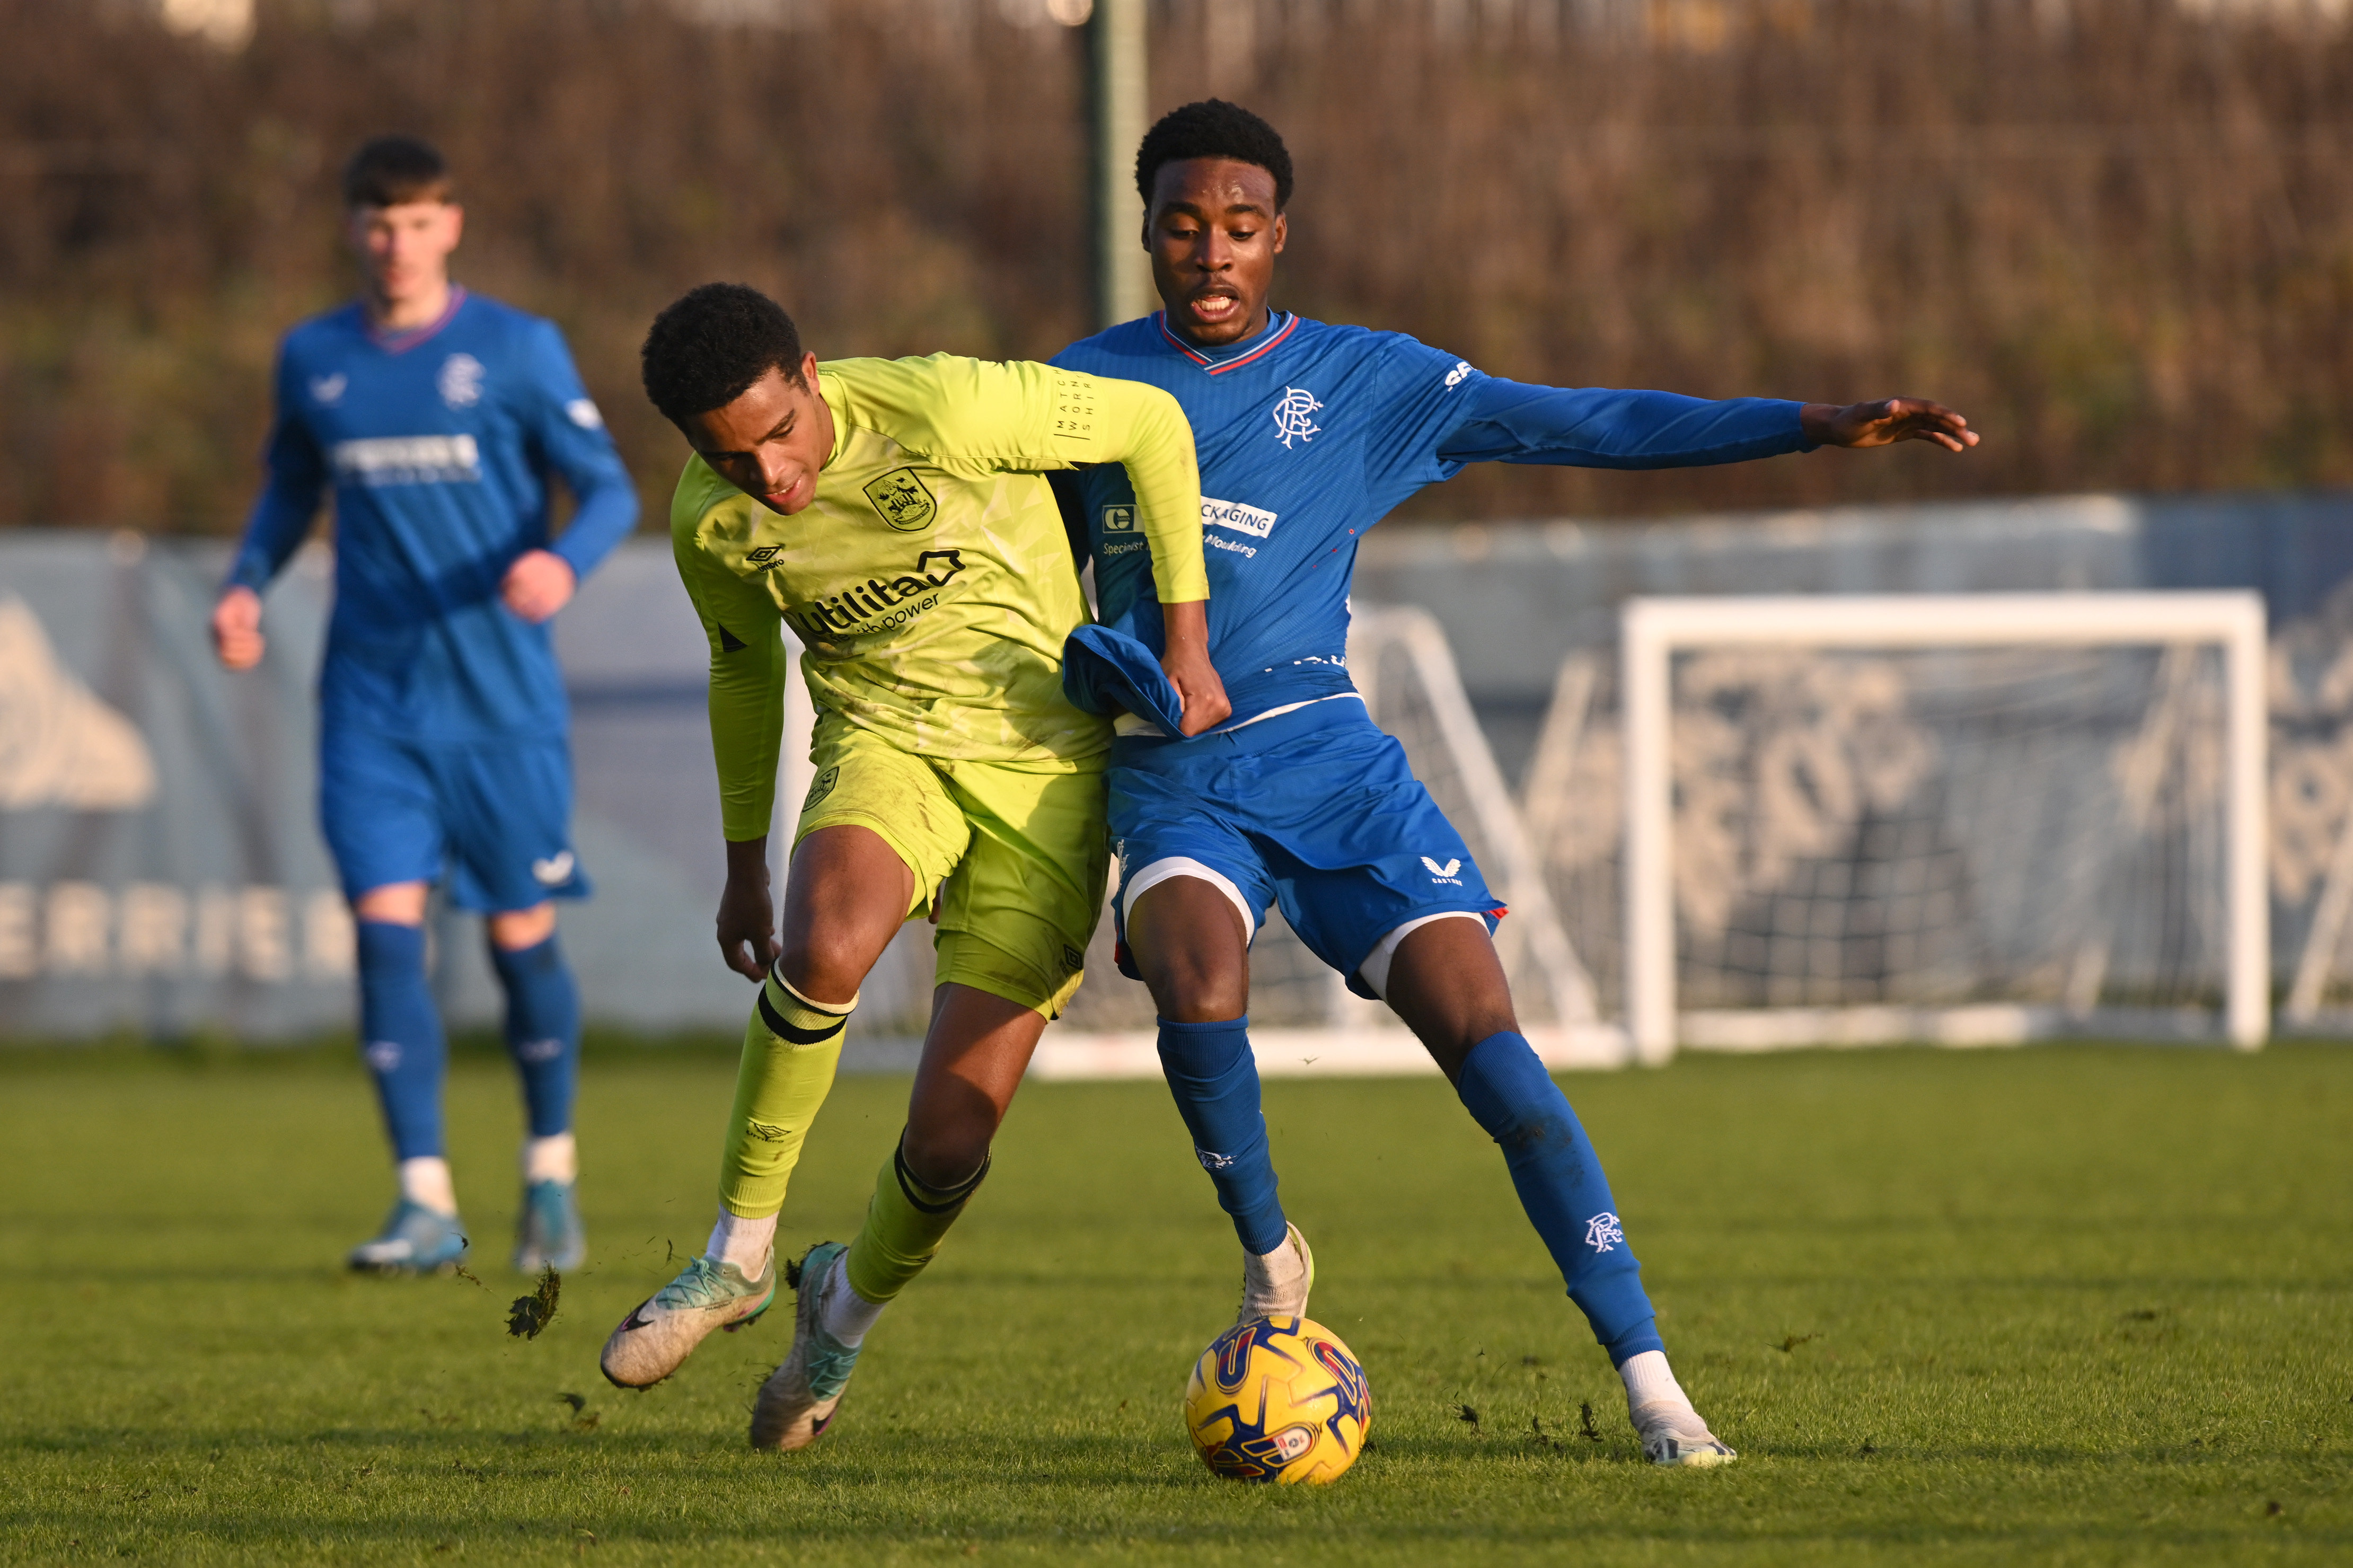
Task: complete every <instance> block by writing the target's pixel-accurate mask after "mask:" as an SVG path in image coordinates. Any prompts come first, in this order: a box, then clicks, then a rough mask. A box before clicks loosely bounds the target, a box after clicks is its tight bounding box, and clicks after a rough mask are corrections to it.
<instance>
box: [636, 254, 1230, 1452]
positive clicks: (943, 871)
mask: <svg viewBox="0 0 2353 1568" xmlns="http://www.w3.org/2000/svg"><path fill="white" fill-rule="evenodd" d="M645 384H646V395H647V396H648V397H649V399H650V400H651V401H652V403H653V405H654V406H655V407H657V408H659V409H660V410H661V412H662V414H663V415H664V416H666V417H668V418H669V419H670V421H671V423H673V424H674V425H676V426H678V428H679V431H680V433H681V435H683V436H684V437H686V438H687V442H688V444H689V445H690V446H691V447H693V448H694V455H693V456H692V457H691V458H688V459H687V464H686V468H685V471H684V472H683V473H681V475H680V476H679V482H678V491H677V495H676V497H675V499H674V500H672V501H671V503H670V541H671V544H672V546H673V548H674V549H675V551H676V552H677V556H678V570H679V575H680V577H681V579H683V580H684V582H685V584H686V591H687V595H688V596H689V597H690V598H691V599H692V600H693V601H694V607H695V611H696V613H697V614H698V615H700V616H702V626H703V631H704V633H705V634H706V635H707V636H708V637H710V639H711V744H712V752H714V753H715V755H716V758H717V762H718V767H719V794H720V803H721V812H722V816H723V826H724V829H725V834H726V838H727V888H726V891H725V893H724V894H723V896H722V898H721V900H720V905H719V920H718V928H719V929H718V935H719V947H720V952H721V953H722V954H723V957H724V958H725V960H726V963H727V964H728V966H729V967H730V968H732V969H733V970H734V971H735V972H736V973H739V974H741V975H743V976H744V978H745V979H747V980H754V981H757V982H759V983H760V995H759V1002H758V1005H757V1007H756V1008H755V1010H754V1013H753V1015H752V1019H751V1022H750V1024H749V1025H748V1026H747V1027H746V1028H745V1031H744V1060H743V1068H742V1071H741V1073H740V1075H739V1076H738V1078H737V1080H736V1091H735V1105H734V1110H733V1114H732V1115H731V1117H730V1118H729V1121H728V1131H727V1142H726V1147H725V1150H724V1152H723V1157H722V1161H721V1165H720V1186H719V1198H720V1207H719V1217H718V1223H717V1224H716V1225H715V1226H713V1227H712V1233H711V1241H710V1245H709V1247H708V1248H707V1249H706V1251H705V1253H704V1255H703V1256H702V1257H701V1258H696V1259H695V1260H694V1261H693V1262H692V1263H691V1264H690V1265H689V1266H688V1267H687V1268H686V1269H685V1271H684V1272H682V1273H681V1274H680V1275H679V1277H678V1278H677V1279H673V1280H672V1281H670V1284H668V1285H666V1286H664V1287H663V1288H662V1289H661V1290H659V1292H657V1293H656V1294H655V1295H654V1296H653V1297H652V1298H651V1299H650V1300H647V1301H646V1302H644V1303H643V1304H642V1305H640V1306H638V1308H637V1309H636V1310H633V1311H631V1312H630V1314H629V1315H628V1317H627V1318H626V1319H624V1320H622V1321H621V1324H620V1326H619V1327H617V1328H616V1329H615V1330H614V1331H613V1333H612V1336H611V1338H610V1339H608V1340H607V1342H606V1345H605V1353H604V1360H603V1365H604V1370H605V1375H606V1376H607V1378H609V1379H610V1380H611V1381H613V1382H614V1383H617V1384H622V1385H624V1386H633V1387H642V1386H644V1385H646V1384H652V1383H656V1382H659V1381H660V1380H661V1379H662V1378H665V1377H667V1376H669V1375H670V1373H672V1372H674V1371H676V1370H677V1368H678V1366H679V1364H680V1363H682V1362H683V1361H684V1360H685V1359H686V1357H687V1356H688V1354H689V1353H690V1352H692V1351H693V1349H694V1347H695V1346H696V1345H697V1344H698V1343H700V1342H702V1340H703V1339H704V1338H705V1337H706V1336H707V1335H709V1334H710V1332H711V1331H712V1330H713V1329H734V1328H739V1327H741V1326H742V1325H743V1324H744V1323H747V1322H749V1321H752V1320H753V1319H754V1318H756V1317H758V1316H759V1315H760V1313H761V1312H763V1311H765V1310H766V1308H767V1305H768V1302H769V1300H771V1299H773V1297H774V1296H775V1294H776V1273H777V1269H776V1257H775V1242H776V1216H777V1214H778V1212H779V1211H780V1210H781V1209H782V1208H783V1206H784V1202H785V1194H786V1183H787V1182H788V1180H789V1179H790V1177H791V1175H792V1171H793V1167H794V1164H795V1163H797V1161H798V1160H799V1158H800V1150H801V1143H802V1140H803V1139H804V1138H805V1137H806V1136H807V1131H808V1128H809V1124H810V1123H811V1122H812V1121H814V1120H815V1119H816V1116H817V1113H818V1108H819V1107H820V1106H822V1105H823V1104H824V1103H825V1097H826V1094H827V1091H828V1089H830V1088H831V1086H832V1083H833V1075H834V1068H835V1067H836V1065H837V1064H838V1063H839V1060H840V1058H841V1042H842V1032H843V1028H844V1026H846V1025H847V1023H848V1021H849V1014H850V1011H851V1009H852V1008H854V1007H856V1006H857V1005H858V992H859V987H860V985H861V984H864V982H865V979H866V975H867V972H868V971H869V970H871V968H872V967H873V966H874V963H875V961H876V960H877V959H879V958H881V956H882V951H883V949H884V948H885V947H887V946H888V945H889V944H890V942H891V939H892V937H893V936H894V935H896V934H897V932H898V930H899V927H900V926H901V925H902V924H903V923H904V922H905V921H907V920H908V919H910V918H911V917H912V916H913V915H915V914H919V913H922V912H923V911H925V910H929V911H930V914H931V917H932V920H933V921H934V923H935V924H936V925H937V926H938V928H939V934H938V936H937V937H936V939H935V940H934V946H935V947H936V949H937V952H938V963H937V967H936V972H935V973H936V978H935V982H934V984H935V989H934V992H933V999H932V1021H931V1027H930V1029H929V1031H928V1033H927V1035H926V1037H925V1038H924V1042H923V1061H922V1065H921V1066H920V1067H919V1068H917V1069H916V1074H915V1086H914V1092H913V1095H912V1096H911V1097H910V1098H909V1101H908V1106H907V1122H906V1127H905V1129H904V1131H902V1132H901V1134H900V1138H899V1142H898V1144H897V1146H896V1147H895V1148H894V1149H893V1150H892V1154H891V1158H890V1160H889V1161H888V1162H887V1163H885V1164H884V1165H883V1167H882V1170H881V1174H880V1175H879V1177H878V1178H877V1180H876V1183H875V1188H874V1196H873V1200H872V1202H871V1204H870V1205H868V1208H867V1213H866V1223H865V1226H864V1227H863V1228H862V1229H861V1230H860V1232H859V1234H858V1237H857V1239H856V1240H855V1241H853V1242H851V1243H850V1244H849V1246H848V1247H843V1246H841V1245H840V1244H839V1243H835V1242H826V1243H823V1244H821V1245H819V1246H818V1247H812V1248H811V1249H810V1250H809V1252H808V1253H807V1256H806V1257H805V1258H803V1259H802V1260H801V1263H800V1265H799V1267H798V1268H797V1269H796V1270H793V1271H792V1279H793V1282H794V1284H795V1285H796V1287H797V1289H798V1292H799V1302H798V1307H797V1311H796V1313H795V1322H794V1334H793V1346H792V1352H791V1353H790V1354H789V1355H788V1356H787V1357H786V1360H785V1362H784V1363H783V1364H782V1365H780V1366H778V1367H777V1368H776V1372H775V1373H774V1375H772V1376H771V1377H769V1378H768V1380H767V1382H766V1384H765V1385H764V1386H763V1387H762V1388H761V1390H760V1395H759V1400H758V1402H757V1405H756V1406H755V1408H754V1412H753V1415H752V1442H753V1444H754V1446H755V1447H765V1448H799V1447H806V1446H807V1444H809V1443H811V1442H814V1441H815V1440H816V1439H817V1437H818V1436H819V1435H820V1434H821V1433H823V1432H824V1431H825V1429H826V1426H827V1424H828V1422H830V1421H831V1420H832V1418H833V1411H834V1407H835V1405H837V1404H838V1403H839V1400H840V1398H841V1391H842V1388H843V1385H844V1384H847V1383H848V1381H849V1374H850V1371H851V1369H852V1367H853V1366H854V1365H855V1364H856V1362H857V1359H858V1353H859V1350H860V1346H861V1345H862V1344H863V1343H864V1342H865V1337H866V1333H867V1331H868V1330H869V1329H871V1327H872V1326H873V1324H874V1322H875V1321H876V1319H877V1318H879V1317H880V1316H881V1311H882V1309H883V1308H884V1307H885V1306H886V1305H888V1304H889V1303H890V1302H891V1301H892V1300H893V1299H894V1298H895V1297H896V1296H897V1295H898V1294H899V1292H900V1291H901V1290H902V1289H904V1288H905V1287H906V1286H907V1284H908V1283H909V1282H910V1281H911V1280H913V1279H914V1277H915V1276H916V1275H917V1274H918V1273H920V1272H921V1271H922V1270H923V1268H924V1266H925V1265H927V1264H928V1263H929V1262H930V1261H931V1259H932V1256H933V1254H934V1253H935V1252H936V1251H937V1250H938V1249H939V1246H940V1243H941V1240H942V1239H943V1238H944V1237H945V1236H946V1234H947V1231H948V1227H949V1226H951V1225H953V1224H954V1223H955V1218H956V1216H957V1215H959V1214H960V1213H962V1212H963V1209H964V1206H965V1203H966V1201H967V1200H968V1199H969V1198H970V1197H971V1196H972V1194H973V1190H974V1189H975V1188H976V1187H977V1186H978V1185H979V1184H980V1181H981V1178H982V1177H983V1176H985V1175H987V1173H988V1151H989V1145H990V1142H991V1141H992V1140H993V1139H994V1138H995V1137H996V1135H997V1126H998V1124H999V1123H1000V1122H1001V1121H1003V1120H1004V1117H1005V1111H1006V1108H1007V1106H1008V1104H1009V1103H1010V1102H1011V1101H1012V1099H1013V1092H1014V1090H1015V1089H1018V1087H1019V1086H1020V1082H1021V1075H1022V1072H1023V1071H1024V1069H1026V1068H1028V1066H1029V1056H1030V1053H1031V1052H1032V1051H1033V1050H1035V1049H1036V1048H1037V1045H1038V1037H1039V1035H1040V1034H1041V1033H1042V1032H1043V1031H1044V1029H1045V1026H1046V1022H1047V1020H1048V1019H1050V1018H1052V1017H1054V1016H1056V1015H1057V1014H1059V1013H1060V1011H1061V1010H1062V1008H1063V1006H1064V1005H1066V1004H1067V1003H1068V1002H1069V1001H1070V998H1071V993H1073V992H1075V991H1076V990H1077V989H1078V987H1079V981H1080V978H1081V966H1082V963H1084V955H1085V952H1086V949H1087V942H1088V940H1089V939H1090V938H1091V937H1092V935H1093V933H1094V929H1095V924H1096V922H1097V921H1098V920H1100V919H1101V917H1102V914H1103V877H1104V874H1105V872H1106V870H1107V868H1108V865H1109V860H1110V854H1109V847H1108V845H1107V843H1106V841H1105V837H1104V832H1103V757H1104V753H1105V752H1108V751H1109V750H1110V747H1111V726H1110V725H1109V724H1107V723H1106V722H1104V721H1103V720H1102V719H1100V718H1097V717H1094V716H1092V715H1089V714H1086V713H1082V712H1081V711H1080V710H1078V709H1076V708H1074V707H1072V706H1071V703H1070V701H1069V700H1068V699H1067V698H1066V697H1065V696H1064V695H1063V691H1062V681H1061V654H1062V646H1063V641H1064V639H1065V638H1066V637H1068V636H1069V634H1070V633H1071V630H1072V629H1073V628H1074V627H1076V626H1080V625H1081V624H1082V623H1083V622H1084V621H1085V620H1086V618H1087V607H1086V600H1085V598H1084V597H1083V595H1082V594H1081V593H1080V590H1079V579H1078V573H1077V571H1076V569H1075V568H1074V566H1073V564H1072V562H1071V552H1070V547H1069V544H1068V542H1067V540H1066V538H1065V536H1064V533H1063V529H1062V521H1061V517H1060V513H1059V511H1058V510H1056V507H1055V504H1054V497H1053V492H1052V491H1051V490H1050V489H1049V488H1048V487H1047V484H1046V482H1045V480H1044V479H1041V478H1039V475H1040V473H1041V472H1044V471H1047V470H1051V469H1058V468H1069V467H1071V465H1073V464H1077V463H1102V464H1105V465H1108V466H1110V467H1112V468H1117V469H1119V471H1120V472H1121V473H1123V474H1124V475H1125V476H1127V479H1128V483H1129V489H1128V493H1129V494H1131V495H1133V496H1134V497H1135V498H1136V499H1135V501H1134V520H1135V525H1136V531H1137V534H1138V537H1141V538H1145V539H1149V540H1151V541H1152V542H1153V544H1154V547H1155V548H1154V552H1153V562H1152V566H1151V569H1150V572H1149V573H1148V574H1144V575H1140V576H1139V577H1138V579H1137V581H1136V583H1135V584H1134V592H1135V593H1136V594H1137V595H1139V596H1140V597H1139V599H1138V602H1137V604H1136V605H1134V606H1133V608H1134V613H1135V614H1137V615H1139V616H1141V615H1145V614H1146V613H1148V614H1150V615H1151V616H1153V617H1154V618H1155V621H1156V623H1157V624H1156V625H1155V627H1154V634H1153V635H1154V640H1155V644H1157V645H1158V646H1160V647H1163V648H1165V649H1166V655H1165V658H1164V657H1160V656H1155V660H1154V672H1155V676H1161V677H1165V679H1166V680H1167V681H1168V682H1169V683H1171V685H1172V686H1173V688H1174V689H1175V690H1176V693H1177V695H1178V700H1179V704H1180V706H1181V711H1180V713H1179V714H1178V715H1176V716H1175V717H1174V718H1173V719H1172V723H1173V724H1174V726H1175V727H1176V728H1180V729H1182V730H1183V731H1185V732H1186V733H1187V734H1191V733H1195V732H1198V731H1201V730H1205V729H1207V728H1208V727H1209V726H1210V725H1211V724H1214V723H1216V722H1217V721H1219V719H1222V718H1223V717H1225V715H1226V712H1227V704H1226V700H1225V693H1224V690H1223V688H1222V687H1221V686H1220V684H1219V679H1218V676H1217V672H1216V671H1215V670H1214V669H1212V668H1210V666H1209V660H1208V616H1207V613H1206V607H1205V606H1204V605H1203V604H1202V602H1201V601H1202V600H1203V598H1204V597H1205V596H1206V595H1207V594H1208V587H1207V585H1206V580H1205V579H1204V577H1203V575H1202V565H1201V521H1200V500H1201V492H1200V485H1199V482H1198V474H1197V471H1196V469H1195V467H1194V460H1193V437H1192V432H1191V431H1189V430H1187V428H1186V426H1185V419H1184V416H1182V415H1181V414H1179V413H1178V412H1177V409H1176V403H1175V401H1174V400H1173V399H1171V398H1170V397H1169V396H1168V395H1167V394H1166V393H1164V392H1160V391H1157V390H1155V389H1154V388H1152V387H1148V386H1139V385H1137V384H1134V383H1133V382H1103V381H1098V380H1096V379H1095V378H1094V377H1092V376H1089V375H1082V374H1076V373H1073V372H1071V371H1057V370H1051V369H1049V368H1048V367H1047V366H1045V365H1041V364H987V363H980V362H978V361H976V360H968V359H957V358H955V357H953V356H950V355H946V354H939V355H934V357H932V358H930V359H904V360H873V359H850V360H834V361H831V362H829V363H825V364H819V363H818V359H817V356H816V355H815V354H813V353H807V351H806V350H804V349H803V348H802V346H801V340H800V334H799V332H798V331H797V329H796V328H795V327H794V325H793V322H792V319H791V318H790V317H789V316H787V315H786V313H785V311H784V310H783V308H782V307H780V306H778V305H777V304H776V301H774V300H770V299H768V298H767V297H766V296H765V295H763V294H761V293H759V292H757V291H756V290H754V289H747V288H744V287H743V286H742V285H740V284H727V283H712V284H706V285H704V286H703V287H702V288H700V289H694V290H692V291H691V292H690V293H688V294H687V295H686V296H685V297H684V298H682V299H681V300H678V301H677V302H676V303H674V304H673V305H671V306H670V308H669V309H668V310H664V311H663V312H662V313H661V315H660V316H659V318H657V319H656V320H655V321H654V324H653V328H652V330H651V331H649V332H648V333H647V335H646V344H645ZM1146 603H1148V604H1150V605H1151V606H1152V608H1151V609H1150V611H1149V612H1146V611H1145V609H1144V607H1143V606H1144V605H1145V604H1146ZM787 621H789V622H790V623H791V624H792V626H793V629H794V631H795V632H796V633H797V635H798V637H800V640H801V642H802V645H803V647H804V648H805V650H806V651H804V652H803V654H802V656H801V670H802V677H803V679H805V680H806V681H807V686H808V690H809V696H810V698H811V699H812V700H813V701H814V703H815V705H816V708H817V715H818V719H817V730H816V733H815V735H814V737H813V738H812V741H811V742H810V748H809V760H810V762H811V763H812V764H814V766H815V768H816V778H815V780H814V782H813V783H812V784H811V785H810V788H809V792H808V797H807V800H806V801H804V802H803V803H802V804H801V806H800V817H799V821H798V824H797V826H796V827H795V829H794V834H793V852H792V861H791V869H790V871H789V873H788V877H787V880H786V887H785V908H784V927H783V940H782V941H781V942H779V941H778V940H777V925H776V910H775V908H774V905H773V903H772V901H771V899H770V894H769V881H768V826H769V820H770V818H771V816H773V814H774V810H775V803H776V761H777V753H778V748H779V745H780V743H781V740H782V735H783V730H784V695H785V682H786V680H787V679H790V678H791V672H792V661H791V660H790V659H789V658H787V657H786V648H785V643H784V637H783V629H784V624H785V623H786V622H787Z"/></svg>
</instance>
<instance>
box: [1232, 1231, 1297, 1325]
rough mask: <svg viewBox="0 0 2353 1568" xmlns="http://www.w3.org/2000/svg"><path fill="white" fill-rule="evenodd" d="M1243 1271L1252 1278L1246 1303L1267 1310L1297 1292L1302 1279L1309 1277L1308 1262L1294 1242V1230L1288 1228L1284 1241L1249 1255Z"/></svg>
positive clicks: (1248, 1278) (1254, 1307)
mask: <svg viewBox="0 0 2353 1568" xmlns="http://www.w3.org/2000/svg"><path fill="white" fill-rule="evenodd" d="M1242 1273H1243V1276H1244V1278H1245V1279H1246V1280H1247V1282H1248V1288H1247V1289H1246V1290H1245V1291H1244V1295H1245V1296H1246V1297H1247V1298H1248V1300H1247V1301H1246V1302H1245V1305H1246V1306H1247V1307H1249V1308H1250V1309H1252V1310H1263V1309H1266V1308H1268V1307H1270V1306H1271V1305H1272V1304H1273V1303H1275V1302H1279V1301H1283V1300H1288V1299H1289V1298H1290V1297H1292V1296H1293V1295H1295V1294H1296V1293H1297V1292H1296V1289H1295V1287H1296V1286H1297V1284H1298V1282H1299V1281H1300V1280H1302V1279H1305V1278H1306V1277H1307V1262H1306V1259H1304V1258H1301V1257H1300V1256H1299V1249H1298V1248H1297V1247H1293V1246H1292V1245H1291V1234H1290V1232H1288V1231H1285V1232H1284V1233H1283V1237H1282V1246H1280V1247H1276V1248H1275V1249H1274V1250H1273V1251H1272V1252H1253V1253H1250V1254H1248V1255H1246V1261H1245V1264H1244V1267H1243V1269H1242Z"/></svg>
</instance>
